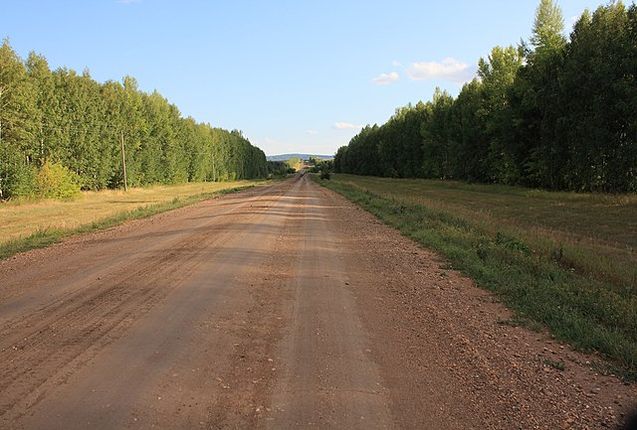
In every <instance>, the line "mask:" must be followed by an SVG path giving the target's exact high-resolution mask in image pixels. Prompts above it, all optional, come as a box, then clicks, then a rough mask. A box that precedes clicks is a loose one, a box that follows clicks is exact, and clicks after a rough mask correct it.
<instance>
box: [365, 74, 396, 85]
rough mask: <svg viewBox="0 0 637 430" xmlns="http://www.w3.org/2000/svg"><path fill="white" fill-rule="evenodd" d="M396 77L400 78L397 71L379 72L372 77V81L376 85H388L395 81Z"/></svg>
mask: <svg viewBox="0 0 637 430" xmlns="http://www.w3.org/2000/svg"><path fill="white" fill-rule="evenodd" d="M398 79H400V75H398V72H390V73H381V74H380V75H378V76H376V77H375V78H374V79H372V82H373V83H375V84H376V85H389V84H392V83H394V82H396V81H397V80H398Z"/></svg>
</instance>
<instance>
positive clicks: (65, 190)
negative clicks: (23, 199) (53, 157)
mask: <svg viewBox="0 0 637 430" xmlns="http://www.w3.org/2000/svg"><path fill="white" fill-rule="evenodd" d="M36 183H37V192H38V195H39V196H40V197H42V198H47V199H70V198H73V197H75V196H77V195H79V194H80V184H79V178H78V176H77V174H75V173H73V172H72V171H70V170H69V169H68V168H66V167H64V166H63V165H61V164H58V163H49V162H48V161H47V162H46V163H44V166H42V168H41V169H40V171H39V172H38V174H37V177H36Z"/></svg>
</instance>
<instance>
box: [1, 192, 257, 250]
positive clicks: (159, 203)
mask: <svg viewBox="0 0 637 430" xmlns="http://www.w3.org/2000/svg"><path fill="white" fill-rule="evenodd" d="M260 183H263V181H235V182H204V183H189V184H180V185H158V186H153V187H148V188H133V189H130V190H129V191H122V190H104V191H89V192H83V193H82V194H81V195H80V196H79V197H78V198H76V199H73V200H68V201H61V200H40V201H34V202H29V201H26V202H8V203H0V221H1V222H0V259H3V258H7V257H9V256H11V255H14V254H16V253H18V252H23V251H27V250H29V249H33V248H39V247H43V246H47V245H50V244H52V243H55V242H58V241H60V240H61V239H63V238H64V237H68V236H70V235H73V234H78V233H84V232H88V231H94V230H98V229H102V228H108V227H112V226H114V225H117V224H120V223H122V222H124V221H126V220H129V219H136V218H143V217H146V216H150V215H153V214H156V213H159V212H163V211H167V210H170V209H176V208H178V207H182V206H186V205H188V204H192V203H196V202H198V201H201V200H205V199H209V198H212V197H215V196H217V195H220V194H225V193H228V192H233V191H237V190H241V189H245V188H248V187H252V186H255V185H257V184H260Z"/></svg>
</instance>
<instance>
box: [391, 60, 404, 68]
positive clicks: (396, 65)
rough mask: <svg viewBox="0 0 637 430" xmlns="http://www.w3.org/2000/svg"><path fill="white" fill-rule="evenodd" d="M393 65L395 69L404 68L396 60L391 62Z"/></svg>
mask: <svg viewBox="0 0 637 430" xmlns="http://www.w3.org/2000/svg"><path fill="white" fill-rule="evenodd" d="M391 65H392V66H394V67H403V64H402V63H401V62H400V61H397V60H394V61H392V62H391Z"/></svg>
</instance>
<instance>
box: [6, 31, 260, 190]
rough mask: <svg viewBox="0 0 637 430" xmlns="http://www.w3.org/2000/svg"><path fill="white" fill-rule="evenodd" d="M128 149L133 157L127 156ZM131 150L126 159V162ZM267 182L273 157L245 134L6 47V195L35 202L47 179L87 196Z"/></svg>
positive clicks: (126, 83)
mask: <svg viewBox="0 0 637 430" xmlns="http://www.w3.org/2000/svg"><path fill="white" fill-rule="evenodd" d="M122 149H123V150H124V151H122ZM122 152H124V153H125V158H124V157H122ZM124 160H125V165H126V171H127V183H128V185H130V186H142V185H148V184H156V183H162V184H174V183H181V182H188V181H220V180H234V179H249V178H257V177H264V176H265V175H266V174H267V164H266V159H265V154H264V153H263V152H262V151H261V150H260V149H259V148H256V147H254V146H252V145H251V144H250V142H249V141H248V140H247V139H246V138H244V137H243V136H242V134H241V132H239V131H232V132H228V131H226V130H222V129H219V128H213V127H211V126H210V125H209V124H202V123H197V122H196V121H195V120H193V119H192V118H184V117H182V116H181V114H180V112H179V110H178V109H177V107H176V106H174V105H172V104H170V103H169V102H168V101H167V100H166V99H165V98H164V97H162V95H161V94H159V93H158V92H156V91H155V92H153V93H150V94H148V93H145V92H142V91H140V90H139V89H138V86H137V82H136V81H135V79H134V78H131V77H125V78H124V79H123V81H122V82H121V83H120V82H112V81H108V82H105V83H99V82H97V81H95V80H94V79H92V78H91V76H90V74H89V72H88V71H84V72H83V73H82V74H81V75H80V74H78V73H76V72H75V71H73V70H68V69H65V68H60V69H57V70H54V71H52V70H51V69H50V68H49V65H48V63H47V61H46V59H45V58H44V57H42V56H40V55H37V54H35V53H31V54H29V56H28V58H27V59H26V61H24V60H22V59H21V58H20V57H19V56H18V55H17V54H16V53H15V51H14V50H13V49H12V48H11V46H10V45H9V42H8V41H6V40H5V41H4V43H3V44H2V47H1V48H0V198H3V199H7V198H11V197H19V196H33V195H37V193H38V178H39V176H41V174H42V173H43V172H46V173H47V174H50V172H58V174H61V175H67V176H69V175H70V176H71V178H70V179H71V181H72V182H73V183H75V185H76V186H77V187H78V188H81V189H84V190H99V189H103V188H118V187H121V186H123V184H124V169H123V164H124Z"/></svg>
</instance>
